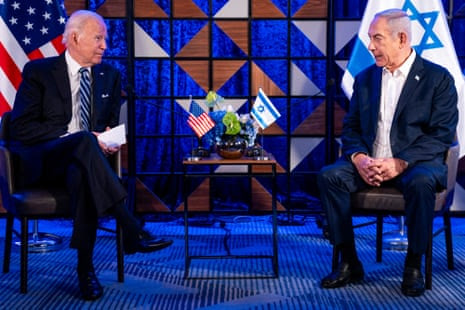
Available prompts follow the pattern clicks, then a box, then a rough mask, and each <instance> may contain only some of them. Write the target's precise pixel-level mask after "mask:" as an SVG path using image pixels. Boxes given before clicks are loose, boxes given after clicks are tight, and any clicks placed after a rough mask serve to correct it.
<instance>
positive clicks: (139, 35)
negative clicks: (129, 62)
mask: <svg viewBox="0 0 465 310" xmlns="http://www.w3.org/2000/svg"><path fill="white" fill-rule="evenodd" d="M134 56H135V57H169V55H168V53H166V52H165V51H164V50H163V49H162V48H161V46H160V45H158V43H157V42H155V41H154V40H153V39H152V37H150V36H149V35H148V34H147V32H145V31H144V29H142V27H141V26H139V24H138V23H137V22H134Z"/></svg>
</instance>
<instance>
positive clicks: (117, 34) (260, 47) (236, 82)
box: [89, 0, 465, 211]
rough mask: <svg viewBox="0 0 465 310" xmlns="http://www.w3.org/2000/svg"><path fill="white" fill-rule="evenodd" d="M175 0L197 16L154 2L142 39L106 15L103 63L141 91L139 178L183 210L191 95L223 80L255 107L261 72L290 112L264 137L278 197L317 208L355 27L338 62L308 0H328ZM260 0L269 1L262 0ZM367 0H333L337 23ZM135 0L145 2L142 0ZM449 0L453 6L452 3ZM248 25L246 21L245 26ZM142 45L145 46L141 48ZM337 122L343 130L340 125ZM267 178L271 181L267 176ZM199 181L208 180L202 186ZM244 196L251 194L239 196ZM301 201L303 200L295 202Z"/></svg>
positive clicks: (463, 47)
mask: <svg viewBox="0 0 465 310" xmlns="http://www.w3.org/2000/svg"><path fill="white" fill-rule="evenodd" d="M107 1H109V0H107ZM178 1H179V2H178ZM105 2H106V1H104V0H100V1H96V0H95V1H89V8H91V9H99V8H104V7H105ZM176 2H177V3H178V4H179V3H184V2H185V3H187V2H189V3H192V4H193V5H194V6H195V10H192V17H188V16H185V15H183V14H184V13H183V11H182V5H180V6H176V5H175V2H174V1H169V0H154V1H153V5H155V6H157V8H159V9H160V10H161V12H163V13H164V16H151V17H146V16H143V17H142V16H132V17H131V18H130V20H133V21H134V25H135V28H136V30H135V34H134V38H128V37H127V28H126V27H127V24H126V22H127V21H126V19H124V18H118V17H111V16H105V17H106V22H107V26H108V29H109V33H110V34H111V35H110V36H109V41H108V44H109V48H108V51H107V54H106V59H105V61H107V62H111V63H112V64H113V65H115V66H116V67H118V68H119V69H120V70H121V72H122V75H123V86H126V85H132V86H133V87H134V88H133V89H134V92H135V95H136V100H135V102H134V104H135V111H136V115H135V132H136V141H135V145H136V174H137V176H138V178H139V179H140V180H142V181H143V182H144V184H145V185H146V186H147V188H148V189H149V190H151V191H152V192H153V193H154V195H155V196H156V197H157V198H158V199H160V201H161V202H162V203H164V204H165V205H166V206H167V207H168V208H169V209H170V210H175V209H176V208H177V207H178V206H179V205H180V203H181V200H182V199H181V198H182V197H181V193H182V190H183V188H182V182H181V175H182V165H181V162H182V159H183V158H184V157H185V156H186V155H187V154H188V153H189V152H190V150H191V149H192V147H193V146H196V145H197V139H196V138H195V137H194V136H193V133H192V131H191V130H190V128H189V127H188V126H187V124H186V121H187V115H188V113H187V110H186V109H188V107H187V105H186V102H187V101H188V98H189V96H192V97H193V98H194V100H196V101H198V102H202V100H203V99H204V97H205V95H206V93H207V91H208V90H209V89H214V86H216V88H215V89H214V90H216V91H217V92H218V93H219V94H220V95H221V96H223V97H225V98H226V99H243V102H244V104H242V105H240V106H238V107H237V110H238V111H239V112H241V113H244V112H248V111H249V109H250V107H251V105H252V104H253V101H254V98H255V94H256V89H255V87H256V86H257V85H258V84H257V83H258V82H257V81H255V80H254V79H256V78H257V77H256V76H257V75H258V76H259V77H260V79H262V80H264V81H266V83H267V85H271V86H267V87H269V91H270V92H271V94H268V95H269V96H270V99H271V100H272V102H273V103H274V105H275V106H276V107H277V108H278V110H279V111H280V113H281V115H282V116H281V118H279V119H278V120H277V122H276V128H274V131H273V132H272V133H270V134H266V135H265V136H264V137H263V140H260V141H263V144H264V147H265V149H266V150H267V151H269V152H271V153H273V154H274V156H275V157H276V159H277V161H278V163H279V166H280V169H281V172H280V176H279V185H278V187H279V195H280V199H281V201H282V202H283V204H284V205H285V207H287V208H289V209H292V208H293V207H294V206H297V205H299V206H302V205H304V206H305V205H307V206H308V207H309V208H310V209H311V208H313V207H314V203H313V202H314V199H315V197H317V196H318V193H317V192H316V190H315V188H316V186H315V175H316V172H317V171H318V170H319V169H320V168H321V167H322V166H323V165H324V164H325V163H326V162H327V158H328V154H326V147H325V143H327V142H328V141H327V140H326V136H327V129H326V128H325V118H326V111H325V100H326V94H325V92H326V86H327V80H328V77H327V68H328V66H332V68H333V69H334V74H335V76H334V79H335V81H336V82H335V85H336V88H335V90H334V91H335V98H334V100H335V102H334V111H332V113H333V114H334V117H335V122H336V123H335V126H336V127H338V126H339V127H340V120H341V119H342V116H343V114H344V111H345V109H346V108H347V104H348V102H347V99H346V98H345V96H344V95H343V92H342V90H341V89H340V87H339V85H340V80H341V77H342V74H343V70H344V67H343V65H341V64H343V63H344V62H346V61H347V60H348V59H349V57H350V53H351V51H352V48H353V44H354V39H355V34H356V30H355V32H354V33H353V34H352V36H349V37H347V38H339V39H338V38H336V37H337V36H336V37H331V36H330V37H329V40H334V41H338V42H337V43H339V41H341V42H343V43H342V45H341V46H339V47H338V48H337V50H335V51H334V53H335V54H334V59H333V60H334V61H333V62H328V57H329V55H328V51H327V50H326V47H327V46H328V45H327V41H326V40H327V37H326V33H325V32H326V23H327V21H328V16H327V12H326V11H325V10H322V11H317V10H316V11H315V10H314V11H312V10H311V9H310V10H307V11H305V10H303V9H304V8H305V7H306V6H307V5H308V4H309V3H310V4H313V5H315V4H316V3H320V4H321V3H324V2H321V1H309V0H289V1H287V0H271V1H270V2H269V3H271V4H270V5H268V6H266V9H267V10H270V11H269V12H270V13H267V15H266V16H261V15H260V12H258V11H257V10H256V9H254V6H253V5H252V4H249V8H245V9H244V11H243V12H242V13H243V14H242V13H241V12H239V13H237V14H239V15H238V16H234V14H232V13H231V12H226V13H227V14H229V15H227V14H226V15H221V16H218V14H225V11H224V10H225V7H226V5H227V4H228V2H229V1H228V0H209V1H207V0H193V1H192V0H176ZM259 2H263V1H260V0H255V3H259ZM366 2H367V1H366V0H350V1H347V0H335V1H333V4H334V12H333V13H334V23H335V24H338V23H346V22H357V21H359V20H360V19H361V17H362V15H363V11H364V8H365V5H366ZM134 3H135V7H136V8H137V1H134ZM443 3H444V7H445V9H446V12H449V5H450V4H451V3H452V1H448V0H444V1H443ZM463 5H464V1H453V7H452V12H453V15H452V17H453V18H452V20H451V23H450V25H451V33H452V37H453V39H454V43H455V46H456V50H457V54H458V56H459V61H460V63H461V66H462V68H463V67H465V40H462V38H463V34H464V33H465V9H464V8H462V6H463ZM249 9H251V10H249ZM136 11H137V10H136ZM244 12H245V13H244ZM241 14H242V15H241ZM244 14H245V15H244ZM305 14H307V15H305ZM109 15H111V14H109ZM225 16H226V17H225ZM240 22H243V23H245V24H241V23H240ZM228 23H230V24H228ZM243 25H245V27H244V28H241V27H242V26H243ZM319 27H321V28H319ZM241 29H242V30H243V33H241V31H242V30H241ZM131 39H132V40H134V41H135V45H136V46H135V47H136V48H135V49H136V55H135V57H134V59H128V46H127V42H128V40H131ZM140 46H144V48H143V49H142V48H141V49H140V50H138V47H140ZM128 66H133V67H132V68H133V72H134V81H132V80H131V77H129V76H128ZM199 72H201V74H199ZM257 72H258V73H257ZM217 80H221V82H217ZM301 80H304V81H305V83H304V82H302V85H297V86H298V87H297V86H296V85H295V84H296V83H297V82H296V81H301ZM299 83H300V82H299ZM335 130H336V132H335V134H336V138H337V135H338V131H337V130H338V129H337V128H336V129H335ZM334 143H336V144H337V141H336V140H335V141H334ZM336 151H337V150H336ZM259 182H260V183H261V184H262V185H263V186H264V187H265V188H267V189H269V184H268V183H267V181H266V180H259ZM200 183H201V180H199V181H198V183H197V184H196V185H199V184H200ZM196 185H194V186H193V188H192V189H191V191H193V190H195V186H196ZM237 187H238V188H240V191H242V192H244V189H243V188H241V187H240V186H237ZM245 192H247V191H245ZM215 193H217V194H218V195H219V196H222V195H223V198H224V197H226V199H229V198H230V196H231V194H230V193H228V194H222V193H221V190H220V189H218V188H216V189H215ZM236 196H240V197H236V198H240V199H239V200H241V201H242V200H244V199H242V196H241V195H239V194H237V195H236ZM245 201H247V200H245ZM296 201H298V203H293V202H296ZM302 201H304V203H302ZM242 202H243V201H242ZM306 202H308V203H306ZM309 211H318V210H314V209H312V210H309Z"/></svg>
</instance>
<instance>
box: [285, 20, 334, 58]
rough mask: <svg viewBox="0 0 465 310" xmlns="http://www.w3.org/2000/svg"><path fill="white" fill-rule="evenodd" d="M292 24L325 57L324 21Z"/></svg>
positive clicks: (295, 22)
mask: <svg viewBox="0 0 465 310" xmlns="http://www.w3.org/2000/svg"><path fill="white" fill-rule="evenodd" d="M293 24H294V25H295V26H296V27H297V28H298V29H299V30H300V31H301V32H302V33H303V34H304V35H305V36H306V37H307V38H308V39H309V40H310V41H311V42H312V43H313V44H314V45H315V46H316V47H318V49H319V50H320V52H321V53H322V55H323V56H326V21H317V20H309V21H300V20H299V21H294V22H293Z"/></svg>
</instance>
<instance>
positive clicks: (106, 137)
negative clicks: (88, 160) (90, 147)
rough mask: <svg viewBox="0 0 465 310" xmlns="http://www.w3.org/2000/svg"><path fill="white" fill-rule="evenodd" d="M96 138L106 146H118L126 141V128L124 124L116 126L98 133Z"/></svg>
mask: <svg viewBox="0 0 465 310" xmlns="http://www.w3.org/2000/svg"><path fill="white" fill-rule="evenodd" d="M98 140H99V141H100V142H102V143H105V145H106V146H108V147H119V146H121V145H122V144H125V143H126V128H125V126H124V124H121V125H119V126H116V127H114V128H112V129H110V130H107V131H105V132H102V133H101V134H99V135H98Z"/></svg>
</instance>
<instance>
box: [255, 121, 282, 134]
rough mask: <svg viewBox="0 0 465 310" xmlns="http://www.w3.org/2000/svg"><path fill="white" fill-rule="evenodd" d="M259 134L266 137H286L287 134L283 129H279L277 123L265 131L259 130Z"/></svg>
mask: <svg viewBox="0 0 465 310" xmlns="http://www.w3.org/2000/svg"><path fill="white" fill-rule="evenodd" d="M258 133H259V134H260V135H264V136H266V135H269V136H273V135H284V134H286V132H285V131H284V130H283V129H282V128H281V127H279V125H278V124H277V123H273V124H271V125H270V126H268V127H266V128H265V129H264V130H263V129H261V128H259V129H258Z"/></svg>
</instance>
